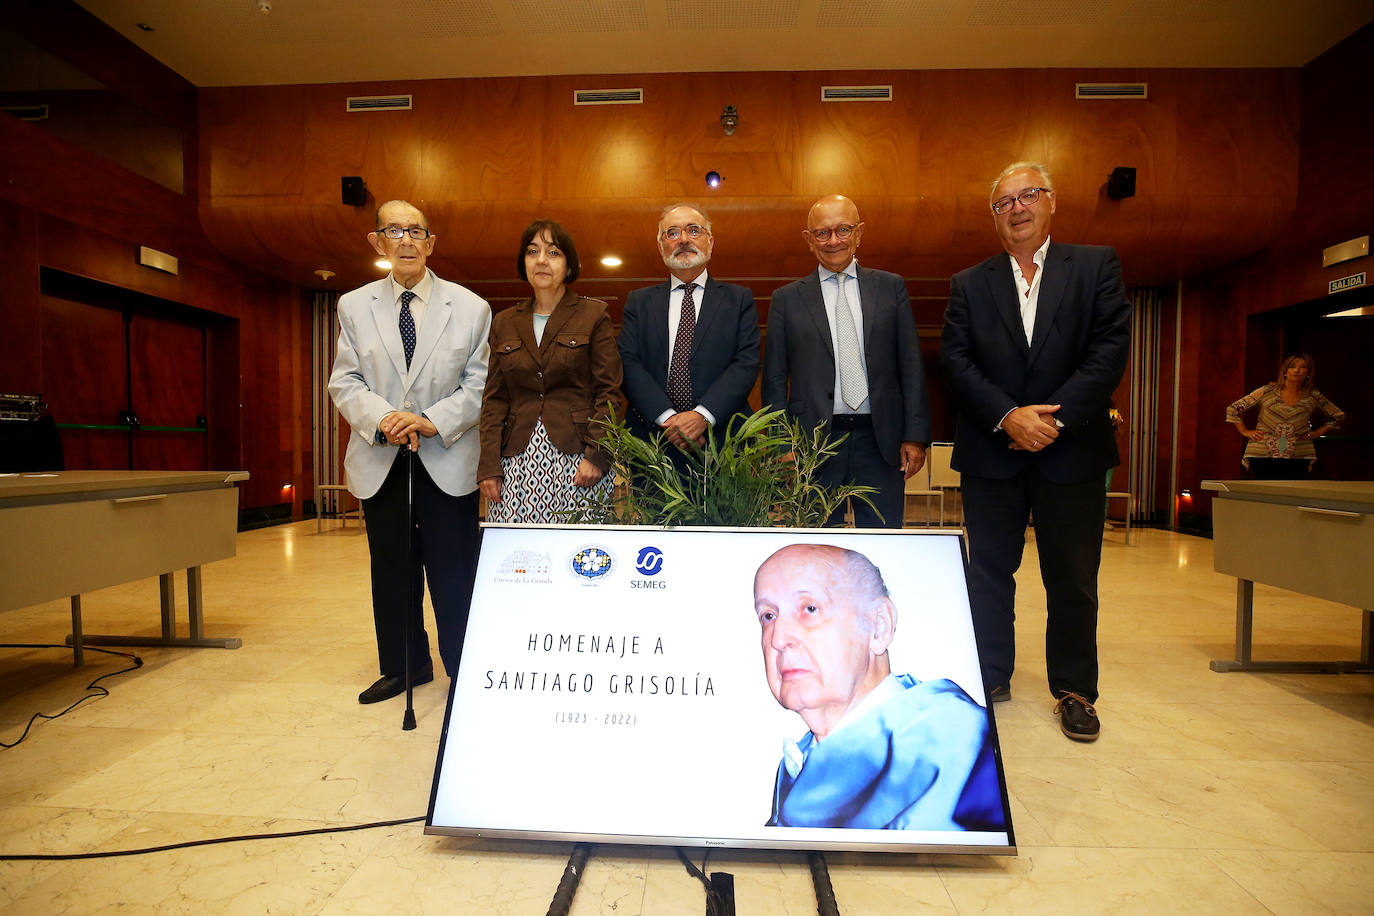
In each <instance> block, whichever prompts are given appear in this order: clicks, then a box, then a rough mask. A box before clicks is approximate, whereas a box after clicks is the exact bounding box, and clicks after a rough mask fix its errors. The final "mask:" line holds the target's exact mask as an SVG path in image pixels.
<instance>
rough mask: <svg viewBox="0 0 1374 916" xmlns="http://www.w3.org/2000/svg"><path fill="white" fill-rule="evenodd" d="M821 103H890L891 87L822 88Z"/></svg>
mask: <svg viewBox="0 0 1374 916" xmlns="http://www.w3.org/2000/svg"><path fill="white" fill-rule="evenodd" d="M821 101H822V102H890V101H892V87H891V86H822V87H821Z"/></svg>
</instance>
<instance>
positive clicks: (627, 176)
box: [201, 70, 1299, 299]
mask: <svg viewBox="0 0 1374 916" xmlns="http://www.w3.org/2000/svg"><path fill="white" fill-rule="evenodd" d="M1107 79H1111V80H1142V81H1146V82H1148V83H1149V86H1150V98H1149V99H1148V100H1146V101H1126V102H1103V101H1092V102H1089V101H1076V100H1075V99H1074V98H1073V87H1074V83H1075V82H1076V81H1102V80H1107ZM871 83H878V84H891V85H892V86H893V92H894V101H892V102H883V103H874V102H867V103H825V102H821V101H820V87H821V86H822V85H826V84H871ZM629 86H633V87H641V88H643V89H644V93H645V103H644V104H643V105H614V106H604V107H586V106H574V105H573V104H572V95H573V90H574V89H577V88H584V89H585V88H617V87H629ZM398 93H404V94H410V95H412V96H413V100H414V108H413V110H410V111H399V112H373V113H362V114H359V113H348V112H346V111H345V108H344V100H345V98H346V97H348V96H352V95H373V94H398ZM725 104H734V105H737V106H738V108H739V111H740V119H741V120H740V126H739V129H738V131H737V132H736V134H735V135H734V136H732V137H726V136H724V135H723V133H722V132H721V129H720V126H719V117H720V112H721V109H722V107H723V106H724V105H725ZM1298 130H1299V108H1298V73H1297V71H1294V70H1243V71H1242V70H1218V71H1207V70H1204V71H1198V70H1190V71H1185V70H1149V71H1145V70H1142V71H1110V72H1108V71H1093V70H1044V71H1025V70H1015V71H1013V70H982V71H900V72H861V73H853V72H846V73H828V72H814V73H813V72H802V73H702V74H640V75H617V76H609V77H608V76H600V77H598V76H578V77H570V76H557V77H529V78H521V79H472V80H428V81H418V82H414V83H396V82H392V83H357V84H341V85H323V86H273V87H257V88H220V89H205V90H202V92H201V155H202V170H201V173H202V176H203V180H204V184H203V185H202V188H201V198H202V212H201V216H202V221H203V223H204V225H205V227H206V231H207V232H208V233H209V235H210V237H211V238H212V239H213V240H214V241H215V242H216V244H217V245H218V246H219V247H220V248H221V249H223V250H224V251H225V252H227V253H228V254H230V256H231V257H234V258H236V259H239V260H241V261H242V262H244V263H246V264H252V265H254V267H255V269H258V270H264V271H275V272H277V273H279V275H281V276H285V277H289V278H291V279H293V280H295V281H296V282H298V283H301V284H309V285H314V284H315V283H317V281H315V280H314V279H313V277H312V275H311V274H312V272H313V270H315V269H317V268H328V269H330V270H333V271H335V272H336V274H337V277H336V278H335V280H334V281H333V282H332V286H334V287H337V288H343V289H346V288H350V287H352V286H356V285H358V284H359V283H362V282H364V281H366V280H368V279H371V278H373V277H375V276H376V274H377V272H376V270H375V268H373V267H372V266H371V262H372V259H373V256H372V254H371V250H370V249H369V248H367V247H366V245H365V242H364V241H363V239H362V236H363V235H364V234H365V233H366V232H367V231H368V230H369V229H370V228H371V227H372V223H371V221H372V206H373V205H375V202H376V201H379V200H386V199H388V198H392V197H404V198H407V199H410V200H412V201H413V202H416V203H418V204H420V205H421V206H422V207H423V208H424V209H425V210H426V211H427V213H428V215H429V217H430V220H431V223H432V224H433V228H434V229H435V231H436V232H437V233H438V235H439V242H438V246H437V249H436V253H435V259H434V265H435V268H436V270H437V271H438V272H440V273H442V274H444V275H445V276H449V277H451V278H453V279H456V280H459V281H463V282H469V283H474V284H477V283H490V284H492V287H491V290H490V291H491V292H493V293H494V294H497V293H499V292H500V291H501V290H503V289H504V290H505V292H506V294H508V295H509V294H513V293H518V292H520V290H519V289H518V287H514V288H512V287H509V286H506V287H502V286H501V285H500V284H501V282H502V281H507V282H508V281H509V280H510V279H511V278H512V277H513V264H512V262H513V256H514V249H515V243H516V241H517V240H518V237H519V233H520V230H521V229H522V228H523V227H524V226H525V225H526V223H527V222H528V221H529V220H530V219H532V218H534V217H536V216H542V215H549V216H552V217H554V218H556V219H559V220H560V221H561V222H563V223H564V225H565V226H567V227H568V228H569V229H570V230H571V231H572V232H573V234H574V237H575V238H576V239H577V241H578V245H579V249H581V250H582V251H583V253H584V254H586V255H588V256H590V257H589V259H590V260H591V261H592V263H591V264H589V265H586V267H587V269H586V270H585V272H584V281H583V283H584V287H585V290H586V291H587V292H588V294H590V295H602V294H606V295H609V296H610V297H611V298H612V299H616V298H623V295H624V293H625V291H626V285H625V284H626V281H625V280H623V279H619V278H634V280H635V281H642V280H643V278H647V277H657V276H658V275H659V274H661V273H663V268H662V264H661V262H659V260H658V255H657V251H656V248H655V246H654V244H653V231H654V223H655V216H656V213H657V210H658V208H659V207H660V206H662V205H663V204H664V203H667V202H671V201H675V200H678V199H681V198H689V199H694V200H698V201H700V202H701V203H702V204H703V205H705V206H706V207H707V208H708V209H709V210H710V212H711V214H712V217H713V219H714V221H715V224H716V233H717V237H718V244H717V246H716V255H715V259H716V268H717V272H718V273H719V274H720V275H722V276H728V277H732V278H764V279H763V281H762V285H764V286H765V287H768V288H771V286H776V285H778V280H780V279H786V278H792V277H796V276H798V275H800V274H801V273H803V272H804V271H806V270H808V269H809V268H810V267H811V266H812V264H813V262H812V260H811V257H810V255H809V253H808V251H807V249H806V246H805V244H804V243H803V240H802V238H801V236H800V232H799V230H800V229H801V228H802V227H803V225H804V219H805V212H806V209H807V207H808V206H809V205H810V203H811V202H812V201H813V200H814V199H815V198H817V197H819V196H821V195H823V194H829V193H845V194H848V195H849V196H851V197H853V198H854V199H855V200H856V201H857V202H858V203H859V206H860V209H861V213H862V215H863V217H864V218H865V220H866V223H867V229H866V233H865V241H864V247H865V251H864V253H863V257H864V258H865V259H866V263H869V264H871V265H872V266H877V267H883V268H886V269H890V270H894V271H896V272H899V273H901V274H903V275H906V276H909V277H932V278H947V277H948V276H949V275H950V274H951V273H953V272H954V271H955V270H958V269H960V268H962V267H965V266H968V265H969V264H971V263H974V262H976V261H978V260H981V259H982V258H983V257H985V256H986V255H987V254H988V253H989V252H990V251H991V250H994V248H995V239H994V238H993V235H992V227H991V223H990V217H989V214H988V209H987V185H988V182H989V181H990V179H992V178H993V177H994V176H995V175H996V174H997V172H998V171H999V170H1000V169H1001V167H1002V166H1003V165H1005V164H1006V163H1008V162H1010V161H1012V160H1015V159H1022V158H1035V159H1042V160H1045V161H1047V162H1049V163H1050V164H1051V165H1052V166H1053V167H1054V169H1055V172H1056V180H1057V186H1058V189H1059V195H1060V206H1059V214H1058V216H1057V217H1056V232H1057V234H1059V235H1060V236H1061V237H1063V238H1065V239H1073V240H1085V241H1086V240H1091V241H1094V242H1099V243H1103V244H1113V245H1116V246H1117V247H1118V248H1119V249H1120V250H1121V252H1122V256H1123V261H1124V262H1125V264H1126V265H1127V271H1128V279H1129V281H1130V282H1132V283H1136V284H1152V283H1160V282H1171V281H1172V280H1174V279H1176V278H1177V277H1179V276H1182V275H1186V274H1188V273H1194V272H1196V271H1198V270H1199V269H1201V268H1203V267H1212V266H1220V265H1223V264H1226V263H1229V262H1231V261H1234V260H1236V259H1237V258H1239V257H1242V256H1244V255H1247V254H1250V253H1252V252H1254V251H1257V250H1259V249H1261V248H1263V247H1264V246H1265V245H1267V244H1269V243H1270V242H1271V241H1272V240H1273V239H1274V237H1275V236H1276V234H1277V232H1278V229H1279V228H1280V226H1282V225H1283V223H1284V222H1286V221H1287V219H1288V218H1289V217H1290V216H1291V214H1292V212H1293V209H1294V207H1295V205H1296V200H1297V183H1298V171H1297V165H1298ZM1118 165H1131V166H1135V167H1136V168H1137V169H1138V170H1139V172H1138V181H1137V194H1136V197H1134V198H1132V199H1130V200H1126V201H1112V200H1108V199H1107V198H1106V196H1105V193H1104V186H1105V182H1106V178H1107V175H1108V173H1109V172H1110V171H1111V170H1112V168H1113V167H1115V166H1118ZM708 169H715V170H718V171H720V172H721V173H722V174H723V175H724V176H725V178H726V180H725V183H724V184H723V185H721V187H720V188H718V189H716V190H709V189H707V188H706V187H705V185H704V183H703V181H702V176H703V175H704V174H705V172H706V171H707V170H708ZM344 175H359V176H362V177H363V178H364V179H365V180H366V181H367V182H368V187H369V191H370V193H371V195H372V200H371V201H369V206H368V207H363V208H352V207H348V206H345V205H343V204H342V203H341V202H340V195H339V179H340V177H342V176H344ZM1260 184H1263V186H1264V187H1265V189H1266V190H1265V192H1264V193H1263V194H1254V193H1252V192H1251V191H1250V188H1252V187H1254V186H1258V185H1260ZM606 253H614V254H618V255H619V256H621V257H622V258H623V259H624V261H625V264H624V266H623V267H621V268H619V269H617V270H615V271H611V270H608V269H606V268H602V267H600V266H599V265H597V264H596V263H595V259H596V258H598V257H599V256H600V255H602V254H606ZM770 284H771V285H770ZM630 288H632V287H630ZM484 291H485V289H484Z"/></svg>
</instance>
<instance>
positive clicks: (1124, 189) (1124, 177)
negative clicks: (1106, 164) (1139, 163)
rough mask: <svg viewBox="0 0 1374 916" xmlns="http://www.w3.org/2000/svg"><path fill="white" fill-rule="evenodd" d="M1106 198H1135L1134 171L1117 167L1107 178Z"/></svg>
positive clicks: (1122, 166)
mask: <svg viewBox="0 0 1374 916" xmlns="http://www.w3.org/2000/svg"><path fill="white" fill-rule="evenodd" d="M1107 196H1108V197H1110V198H1111V199H1112V200H1125V199H1126V198H1128V197H1135V169H1133V168H1128V167H1127V166H1124V165H1119V166H1117V167H1116V168H1114V169H1112V173H1111V174H1110V175H1108V176H1107Z"/></svg>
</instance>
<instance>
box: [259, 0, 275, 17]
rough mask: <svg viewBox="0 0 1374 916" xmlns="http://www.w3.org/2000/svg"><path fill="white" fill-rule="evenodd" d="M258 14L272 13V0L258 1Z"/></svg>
mask: <svg viewBox="0 0 1374 916" xmlns="http://www.w3.org/2000/svg"><path fill="white" fill-rule="evenodd" d="M258 12H259V13H263V14H266V13H270V12H272V2H271V0H258Z"/></svg>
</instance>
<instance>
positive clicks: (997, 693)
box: [988, 684, 1011, 703]
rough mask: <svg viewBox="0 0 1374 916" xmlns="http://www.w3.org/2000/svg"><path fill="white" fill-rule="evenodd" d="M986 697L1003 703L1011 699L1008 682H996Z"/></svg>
mask: <svg viewBox="0 0 1374 916" xmlns="http://www.w3.org/2000/svg"><path fill="white" fill-rule="evenodd" d="M988 699H989V700H992V702H994V703H1005V702H1006V701H1007V700H1010V699H1011V686H1010V685H1009V684H998V685H997V686H996V687H994V688H992V689H991V690H989V691H988Z"/></svg>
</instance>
